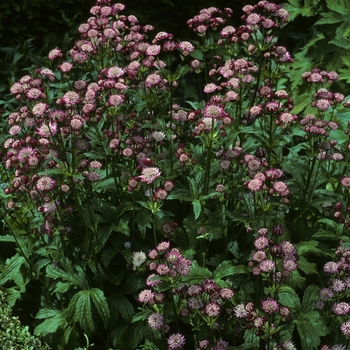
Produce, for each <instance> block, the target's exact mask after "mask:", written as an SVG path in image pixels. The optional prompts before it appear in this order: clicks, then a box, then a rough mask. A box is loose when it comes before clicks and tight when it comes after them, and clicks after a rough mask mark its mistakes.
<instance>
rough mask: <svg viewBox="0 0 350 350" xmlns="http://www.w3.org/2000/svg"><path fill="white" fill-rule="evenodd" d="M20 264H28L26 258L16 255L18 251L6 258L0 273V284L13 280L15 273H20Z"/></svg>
mask: <svg viewBox="0 0 350 350" xmlns="http://www.w3.org/2000/svg"><path fill="white" fill-rule="evenodd" d="M22 265H24V266H28V264H27V262H26V259H25V258H24V257H23V256H20V255H18V253H17V254H16V255H14V256H12V257H11V258H9V259H7V260H6V263H5V266H4V267H3V268H2V271H1V274H0V285H1V286H2V285H4V284H5V283H6V282H7V281H9V280H14V278H15V277H16V275H17V277H18V276H19V275H21V271H20V270H21V267H22Z"/></svg>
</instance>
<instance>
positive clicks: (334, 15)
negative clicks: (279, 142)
mask: <svg viewBox="0 0 350 350" xmlns="http://www.w3.org/2000/svg"><path fill="white" fill-rule="evenodd" d="M284 8H285V9H286V10H287V11H288V12H289V13H290V14H291V20H292V21H293V20H298V17H299V16H302V17H303V19H302V21H305V17H312V18H313V22H311V23H310V22H309V23H310V24H309V25H306V26H307V27H308V29H307V30H305V31H303V32H302V33H301V32H299V31H295V32H294V33H293V34H290V35H294V36H295V37H298V39H299V40H300V41H302V42H304V46H303V47H302V48H300V50H298V52H297V53H296V55H295V60H294V63H293V65H292V66H293V70H292V72H291V80H292V81H293V87H292V91H293V93H294V96H293V97H294V98H295V99H296V100H297V96H298V103H297V105H296V108H295V112H296V113H298V112H301V111H303V110H306V113H307V111H308V105H307V96H308V92H306V91H305V90H304V88H303V86H302V81H301V73H302V72H305V71H308V70H310V68H311V67H317V68H320V69H322V70H326V71H332V70H335V71H338V72H339V73H340V74H341V75H340V81H338V82H337V88H338V90H339V91H340V92H343V93H346V91H347V83H349V76H350V57H349V49H350V41H349V36H348V35H347V33H348V31H349V28H350V12H349V6H348V3H347V1H345V0H336V1H333V0H318V1H301V0H289V1H288V3H286V4H284ZM303 25H305V24H303Z"/></svg>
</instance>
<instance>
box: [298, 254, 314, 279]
mask: <svg viewBox="0 0 350 350" xmlns="http://www.w3.org/2000/svg"><path fill="white" fill-rule="evenodd" d="M298 268H299V269H300V270H301V271H303V272H304V273H305V274H307V275H310V274H312V273H314V274H317V275H318V269H317V265H316V264H315V263H311V262H309V261H307V260H306V258H305V257H304V256H299V259H298Z"/></svg>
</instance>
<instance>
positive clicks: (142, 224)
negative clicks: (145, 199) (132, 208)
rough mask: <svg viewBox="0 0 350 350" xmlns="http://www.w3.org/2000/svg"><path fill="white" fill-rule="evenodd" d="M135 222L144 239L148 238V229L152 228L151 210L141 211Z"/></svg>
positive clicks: (138, 212)
mask: <svg viewBox="0 0 350 350" xmlns="http://www.w3.org/2000/svg"><path fill="white" fill-rule="evenodd" d="M135 221H136V224H137V227H138V229H139V230H140V233H141V236H142V238H145V237H146V230H147V228H151V227H152V225H151V221H152V214H151V213H150V211H149V210H146V209H139V210H138V211H137V214H136V216H135Z"/></svg>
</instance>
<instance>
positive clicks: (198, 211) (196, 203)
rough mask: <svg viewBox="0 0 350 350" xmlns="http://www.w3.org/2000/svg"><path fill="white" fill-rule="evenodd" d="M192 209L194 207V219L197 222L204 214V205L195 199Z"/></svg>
mask: <svg viewBox="0 0 350 350" xmlns="http://www.w3.org/2000/svg"><path fill="white" fill-rule="evenodd" d="M192 207H193V212H194V218H195V220H197V219H198V218H199V216H200V215H201V212H202V205H201V202H200V200H198V199H195V200H194V201H192Z"/></svg>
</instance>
